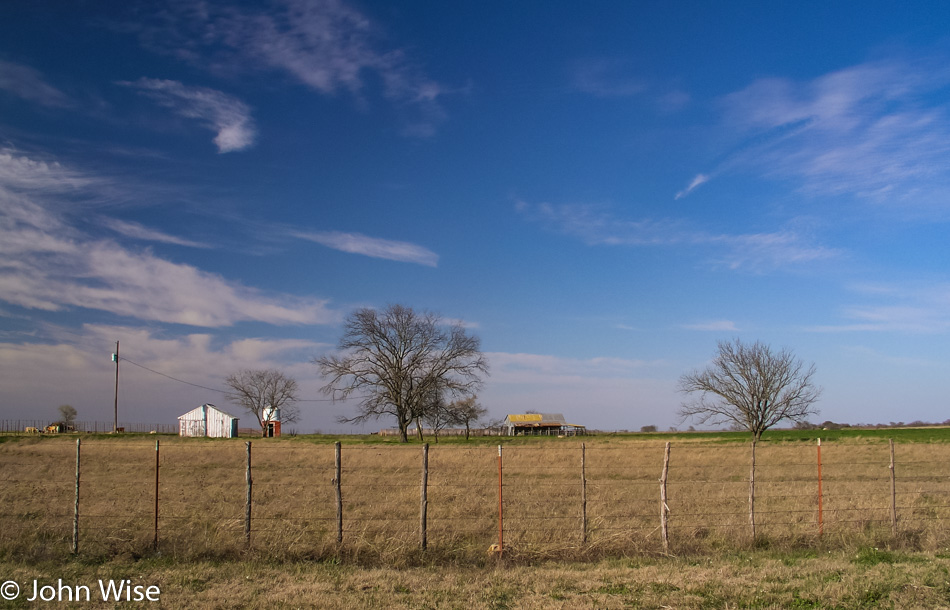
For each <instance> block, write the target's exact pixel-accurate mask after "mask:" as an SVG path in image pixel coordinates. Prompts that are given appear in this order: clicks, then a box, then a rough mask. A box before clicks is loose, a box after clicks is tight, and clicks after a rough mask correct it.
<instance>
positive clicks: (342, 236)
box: [292, 231, 439, 267]
mask: <svg viewBox="0 0 950 610" xmlns="http://www.w3.org/2000/svg"><path fill="white" fill-rule="evenodd" d="M292 235H293V236H294V237H297V238H300V239H305V240H308V241H312V242H315V243H318V244H320V245H323V246H326V247H328V248H333V249H334V250H340V251H341V252H349V253H351V254H362V255H364V256H371V257H373V258H382V259H386V260H391V261H399V262H403V263H416V264H418V265H425V266H427V267H436V266H438V264H439V255H438V254H436V253H435V252H433V251H431V250H429V249H428V248H425V247H423V246H418V245H416V244H412V243H409V242H404V241H394V240H390V239H380V238H378V237H369V236H368V235H363V234H361V233H344V232H340V231H324V232H311V233H306V232H294V233H292Z"/></svg>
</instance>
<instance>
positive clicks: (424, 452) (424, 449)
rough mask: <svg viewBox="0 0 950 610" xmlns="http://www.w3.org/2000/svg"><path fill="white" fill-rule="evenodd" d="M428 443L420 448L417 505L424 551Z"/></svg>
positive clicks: (427, 508) (427, 503)
mask: <svg viewBox="0 0 950 610" xmlns="http://www.w3.org/2000/svg"><path fill="white" fill-rule="evenodd" d="M428 487H429V443H425V444H424V445H423V446H422V491H421V494H422V496H421V499H420V505H419V535H420V536H421V538H422V540H421V542H422V550H423V551H424V550H426V543H427V541H426V536H427V532H426V517H427V516H428V512H429V492H428Z"/></svg>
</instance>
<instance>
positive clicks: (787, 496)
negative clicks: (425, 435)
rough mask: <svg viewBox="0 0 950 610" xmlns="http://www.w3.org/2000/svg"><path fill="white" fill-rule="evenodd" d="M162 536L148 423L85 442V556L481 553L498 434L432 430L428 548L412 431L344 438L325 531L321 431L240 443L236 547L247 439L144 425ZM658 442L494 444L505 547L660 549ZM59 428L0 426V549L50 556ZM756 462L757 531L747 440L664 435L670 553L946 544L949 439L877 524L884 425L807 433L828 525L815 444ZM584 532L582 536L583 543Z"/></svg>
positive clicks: (64, 551)
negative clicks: (466, 435)
mask: <svg viewBox="0 0 950 610" xmlns="http://www.w3.org/2000/svg"><path fill="white" fill-rule="evenodd" d="M160 442H161V444H160V452H159V464H160V470H159V473H160V483H159V488H158V495H159V532H158V534H159V546H158V549H157V551H156V550H155V549H154V548H153V540H154V533H155V532H154V510H155V506H154V503H155V441H154V439H153V438H146V439H89V440H86V441H83V443H82V449H81V451H82V464H81V467H82V478H81V481H82V482H81V488H80V549H81V556H82V557H85V558H89V559H93V560H97V561H101V560H108V559H110V558H116V557H118V558H125V559H129V560H138V559H142V558H147V557H153V556H155V555H156V553H157V554H158V555H159V556H161V557H171V558H176V559H179V560H187V561H201V560H210V559H214V560H221V559H225V560H234V559H241V560H244V559H248V558H255V559H257V560H267V561H280V562H288V561H289V562H293V561H301V560H309V561H328V560H332V561H343V562H345V563H354V562H355V563H358V564H361V565H367V566H374V565H377V566H379V565H385V566H396V567H410V566H414V565H424V564H426V563H427V562H429V561H432V560H433V558H435V559H437V560H438V561H440V562H441V563H447V564H453V565H467V566H472V565H474V566H482V565H488V564H489V561H490V560H489V558H488V556H487V554H486V552H485V551H486V549H487V548H488V546H489V545H490V544H492V543H494V542H497V538H498V453H497V448H496V447H494V446H485V445H472V446H465V445H460V444H453V445H445V446H438V445H432V446H431V448H430V454H429V487H428V530H427V539H428V550H427V551H426V552H425V553H423V552H422V551H421V550H420V539H421V538H420V531H419V528H420V481H421V461H422V449H421V447H420V446H418V445H411V446H399V445H390V444H387V445H352V446H349V445H345V446H344V447H343V472H342V477H341V481H342V495H343V502H344V532H343V537H344V543H343V545H342V546H341V545H337V543H336V497H335V492H334V487H333V485H332V483H331V479H332V478H333V476H334V454H333V447H332V446H331V445H320V444H312V443H309V442H306V441H305V440H302V439H260V440H255V441H254V442H253V445H252V468H253V469H252V473H253V507H252V524H251V527H252V532H251V547H250V548H249V549H248V548H247V547H246V545H245V539H244V510H245V444H244V441H243V440H241V441H228V440H220V441H207V440H200V439H178V438H173V437H162V438H161V439H160ZM581 442H584V443H585V444H586V461H585V464H586V472H585V474H586V485H587V487H586V493H587V529H586V532H585V530H584V529H583V512H582V502H581V500H582V493H583V481H582V477H581ZM663 449H664V443H662V442H656V441H649V440H621V441H618V440H616V439H613V440H598V439H597V438H596V437H593V438H588V439H560V440H558V439H552V440H551V442H548V443H543V444H530V445H529V444H525V445H515V446H510V447H507V446H506V447H505V449H504V453H503V468H504V488H503V491H504V510H505V521H504V527H505V545H506V557H507V561H508V562H509V563H510V564H519V565H524V564H532V563H538V562H542V561H548V560H553V559H558V560H571V561H573V560H582V561H596V560H600V559H603V558H607V557H641V558H642V557H656V556H659V555H661V554H662V544H661V540H660V533H659V526H660V521H659V514H660V513H659V482H658V478H659V475H660V472H661V469H662V464H663ZM75 453H76V446H75V437H71V438H58V439H36V438H21V439H19V440H17V441H15V442H6V443H2V444H0V466H2V470H0V478H2V480H3V481H2V482H3V484H2V485H0V506H2V507H3V508H2V509H0V559H7V560H10V561H26V562H29V563H36V562H41V561H49V560H59V559H62V558H64V557H66V556H68V555H69V551H70V548H71V543H72V523H73V502H74V483H75V465H76V462H75ZM757 456H758V469H757V530H758V534H759V538H758V539H757V540H751V539H750V538H749V534H748V475H749V473H748V459H749V447H748V445H747V444H744V443H708V442H706V443H702V442H700V443H697V442H683V443H676V442H674V444H673V448H672V453H671V461H670V472H669V484H668V495H669V507H670V511H671V514H670V536H671V545H672V546H671V549H672V552H673V553H674V554H676V555H697V554H706V555H709V554H717V553H721V552H736V551H746V550H753V549H759V550H761V549H771V550H773V551H782V552H797V551H798V550H800V549H817V550H822V551H825V550H834V549H853V548H859V547H862V546H867V547H879V548H888V549H893V550H910V551H916V550H922V551H929V552H938V551H940V550H941V549H945V548H947V547H948V546H950V532H948V530H947V528H946V527H945V525H946V522H947V521H948V520H950V477H948V476H947V474H946V472H945V465H946V464H947V463H948V461H950V445H948V444H928V443H920V444H915V443H906V444H900V445H898V447H897V456H896V457H897V467H896V474H897V481H898V485H897V505H898V516H899V521H898V530H897V534H896V535H895V534H894V533H893V532H892V529H891V523H890V470H889V463H890V454H889V447H888V444H887V442H886V441H879V440H865V441H840V442H837V443H826V444H825V445H824V446H823V447H822V461H823V478H824V481H823V506H824V535H823V536H822V537H821V538H819V536H818V528H817V516H818V513H817V506H818V503H817V499H818V497H817V450H816V448H815V447H814V446H812V445H806V444H803V443H800V442H797V443H763V444H761V445H760V446H759V449H758V452H757ZM585 534H586V542H585Z"/></svg>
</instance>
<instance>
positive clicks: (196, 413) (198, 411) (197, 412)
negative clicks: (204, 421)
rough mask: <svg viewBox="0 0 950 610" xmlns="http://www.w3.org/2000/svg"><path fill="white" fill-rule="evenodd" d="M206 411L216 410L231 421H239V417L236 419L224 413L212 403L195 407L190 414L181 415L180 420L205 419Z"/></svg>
mask: <svg viewBox="0 0 950 610" xmlns="http://www.w3.org/2000/svg"><path fill="white" fill-rule="evenodd" d="M205 409H208V410H210V409H214V410H215V411H217V412H218V413H220V414H222V415H225V416H227V417H230V418H231V419H238V418H237V417H234V416H233V415H231V414H230V413H228V412H227V411H223V410H221V409H219V408H218V407H216V406H214V405H213V404H211V403H210V402H209V403H205V404H203V405H201V406H200V407H195V408H194V409H192V410H191V411H188V412H187V413H185V414H184V415H180V416H179V417H178V419H193V418H196V417H203V416H204V411H205Z"/></svg>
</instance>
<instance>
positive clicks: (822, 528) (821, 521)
mask: <svg viewBox="0 0 950 610" xmlns="http://www.w3.org/2000/svg"><path fill="white" fill-rule="evenodd" d="M823 501H824V496H823V494H822V491H821V439H820V438H819V439H818V537H819V538H820V537H821V536H824V535H825V516H824V510H823V506H822V502H823Z"/></svg>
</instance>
